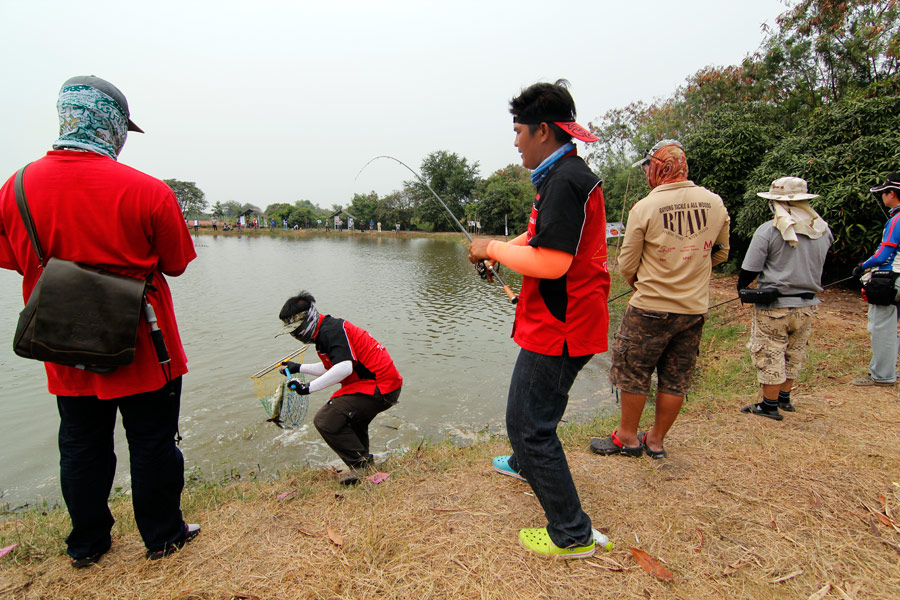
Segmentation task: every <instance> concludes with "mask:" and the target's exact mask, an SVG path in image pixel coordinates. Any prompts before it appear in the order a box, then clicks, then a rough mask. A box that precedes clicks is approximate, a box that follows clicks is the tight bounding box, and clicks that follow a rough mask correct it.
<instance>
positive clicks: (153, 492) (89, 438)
mask: <svg viewBox="0 0 900 600" xmlns="http://www.w3.org/2000/svg"><path fill="white" fill-rule="evenodd" d="M56 404H57V407H58V408H59V417H60V423H59V466H60V485H61V487H62V495H63V500H65V502H66V508H67V509H68V511H69V517H70V518H71V519H72V532H71V533H70V534H69V536H68V537H67V538H66V544H67V545H68V548H67V552H68V554H69V556H71V557H72V558H84V557H86V556H90V555H92V554H96V553H98V552H105V551H106V550H107V549H109V546H110V544H111V543H112V538H111V536H110V531H111V529H112V526H113V522H114V519H113V516H112V514H111V513H110V511H109V505H108V504H107V502H108V500H109V493H110V491H111V490H112V485H113V478H114V477H115V474H116V455H115V453H114V446H113V433H114V429H115V425H116V412H117V411H120V412H121V413H122V425H123V426H124V428H125V435H126V437H127V439H128V454H129V457H130V459H131V498H132V504H133V506H134V520H135V522H136V523H137V526H138V531H140V533H141V538H142V539H143V540H144V544H145V545H146V546H147V549H148V550H151V551H156V550H162V549H164V548H165V547H166V546H167V545H168V544H172V543H175V542H178V541H180V540H182V539H184V536H185V533H186V531H187V529H186V527H185V524H184V520H183V519H182V516H181V491H182V489H183V488H184V457H183V456H182V454H181V451H180V450H179V449H178V447H177V446H176V445H175V435H176V432H177V428H178V412H179V409H180V406H181V378H180V377H178V378H177V379H174V380H172V382H171V384H169V385H166V386H165V387H163V388H162V389H159V390H156V391H154V392H147V393H144V394H135V395H133V396H125V397H123V398H116V399H112V400H99V399H98V398H97V397H96V396H57V399H56Z"/></svg>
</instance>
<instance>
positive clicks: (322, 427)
mask: <svg viewBox="0 0 900 600" xmlns="http://www.w3.org/2000/svg"><path fill="white" fill-rule="evenodd" d="M399 397H400V390H399V389H397V390H394V391H393V392H391V393H389V394H383V395H382V394H381V393H380V392H379V391H378V390H377V389H376V390H375V395H374V396H370V395H369V394H347V395H346V396H338V397H337V398H332V399H331V400H329V401H328V402H327V403H326V404H325V405H324V406H323V407H322V408H320V409H319V411H318V412H317V413H316V417H315V419H313V423H314V424H315V426H316V429H317V430H318V431H319V434H320V435H321V436H322V439H324V440H325V443H326V444H328V446H329V447H330V448H331V449H332V450H334V451H335V453H336V454H337V455H338V456H339V457H340V458H341V460H342V461H344V463H346V465H347V466H348V467H350V468H351V469H357V468H361V467H365V466H367V465H369V464H371V462H372V461H373V460H374V457H373V456H372V454H371V453H369V423H371V422H372V419H374V418H375V417H376V416H377V415H378V413H380V412H383V411H386V410H387V409H389V408H390V407H392V406H393V405H395V404H397V399H398V398H399Z"/></svg>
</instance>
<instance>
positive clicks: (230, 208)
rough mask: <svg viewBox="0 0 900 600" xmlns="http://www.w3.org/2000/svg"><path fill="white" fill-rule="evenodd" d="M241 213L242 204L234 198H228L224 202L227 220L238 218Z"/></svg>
mask: <svg viewBox="0 0 900 600" xmlns="http://www.w3.org/2000/svg"><path fill="white" fill-rule="evenodd" d="M240 214H241V205H240V204H238V203H237V202H235V201H234V200H228V201H227V202H225V203H224V204H222V215H223V216H224V217H225V219H226V220H232V219H237V217H238V215H240Z"/></svg>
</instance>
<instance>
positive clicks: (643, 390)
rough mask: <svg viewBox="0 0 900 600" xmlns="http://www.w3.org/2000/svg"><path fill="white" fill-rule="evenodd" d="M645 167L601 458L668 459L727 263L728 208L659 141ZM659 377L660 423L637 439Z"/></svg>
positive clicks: (627, 253)
mask: <svg viewBox="0 0 900 600" xmlns="http://www.w3.org/2000/svg"><path fill="white" fill-rule="evenodd" d="M638 165H641V166H642V167H643V169H644V174H645V175H646V177H647V183H648V184H650V189H651V192H650V193H649V194H648V195H647V196H646V197H645V198H642V199H641V200H639V201H638V202H637V203H636V204H635V205H634V207H633V208H632V209H631V212H630V214H629V217H628V224H627V226H626V228H625V240H624V243H623V244H622V251H621V254H620V255H619V261H618V262H619V272H620V273H621V274H622V277H624V278H625V281H626V282H627V283H628V285H630V286H631V287H632V288H634V290H635V292H634V295H633V296H632V297H631V300H630V301H629V303H628V308H627V309H626V311H625V316H624V317H623V319H622V324H621V325H620V326H619V330H618V331H617V332H616V337H615V341H614V342H613V345H612V367H611V368H610V371H609V380H610V382H611V383H612V384H613V385H614V386H616V387H617V388H618V389H619V391H620V393H621V401H622V416H621V420H620V424H619V427H618V429H617V430H616V431H613V432H612V434H610V436H609V437H606V438H593V439H592V440H591V450H592V451H593V452H595V453H597V454H602V455H611V454H625V455H627V456H641V455H642V454H643V453H644V452H646V453H647V455H648V456H650V457H651V458H665V456H666V451H665V449H664V448H663V440H664V438H665V437H666V433H668V431H669V429H670V428H671V427H672V424H673V423H674V422H675V418H676V417H677V416H678V411H679V410H681V405H682V403H683V402H684V396H685V394H687V391H688V389H689V387H690V383H691V375H692V373H693V371H694V365H695V364H696V361H697V353H698V348H699V346H700V335H701V333H702V331H703V322H704V320H705V317H706V312H707V309H708V307H709V277H710V274H711V272H712V267H713V266H714V265H717V264H719V263H722V262H724V261H725V260H726V259H727V258H728V228H729V222H730V219H729V217H728V211H726V210H725V205H724V204H723V203H722V199H721V198H720V197H719V196H717V195H716V194H714V193H712V192H710V191H709V190H707V189H705V188H702V187H699V186H697V185H694V183H693V182H692V181H689V180H688V178H687V175H688V165H687V158H686V156H685V153H684V147H683V146H682V145H681V144H680V143H679V142H677V141H675V140H662V141H661V142H659V143H657V144H656V145H655V146H654V147H653V148H651V149H650V151H649V152H647V154H645V155H644V158H643V159H642V160H640V161H638V162H637V163H635V166H638ZM654 370H656V372H657V392H656V419H655V422H654V424H653V427H652V428H651V429H650V430H649V431H648V432H646V433H640V434H639V433H638V424H639V422H640V420H641V414H642V413H643V411H644V403H645V401H646V399H647V394H648V393H649V392H650V378H651V375H652V374H653V371H654Z"/></svg>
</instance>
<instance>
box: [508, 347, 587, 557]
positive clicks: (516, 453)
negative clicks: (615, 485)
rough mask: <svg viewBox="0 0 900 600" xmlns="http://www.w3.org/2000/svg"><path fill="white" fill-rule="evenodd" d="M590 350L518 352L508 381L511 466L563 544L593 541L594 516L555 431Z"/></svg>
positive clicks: (556, 541)
mask: <svg viewBox="0 0 900 600" xmlns="http://www.w3.org/2000/svg"><path fill="white" fill-rule="evenodd" d="M591 356H592V355H590V354H589V355H587V356H576V357H571V356H569V355H568V353H566V352H565V350H564V353H563V355H562V356H547V355H545V354H538V353H536V352H531V351H529V350H525V349H522V350H520V351H519V358H518V359H517V360H516V366H515V368H514V369H513V374H512V381H511V382H510V384H509V398H508V400H507V403H506V430H507V435H509V442H510V444H511V445H512V449H513V456H512V457H511V458H510V459H509V462H510V466H511V467H512V468H513V469H515V470H516V471H518V472H519V473H521V474H522V476H523V477H525V478H526V479H527V480H528V483H530V484H531V489H532V490H533V491H534V495H535V496H536V497H537V499H538V501H539V502H540V503H541V507H543V509H544V515H545V516H546V517H547V533H548V534H549V535H550V539H551V540H553V543H554V544H556V545H557V546H558V547H560V548H567V547H569V546H573V545H575V546H585V545H587V544H590V543H591V539H592V533H591V519H590V517H588V516H587V514H585V512H584V511H583V510H582V509H581V502H580V501H579V499H578V490H576V489H575V482H574V481H573V480H572V473H571V472H570V471H569V463H568V462H566V455H565V453H564V452H563V448H562V444H561V443H560V441H559V437H558V436H557V435H556V426H557V424H559V421H560V419H562V417H563V414H564V413H565V412H566V405H567V404H568V402H569V389H570V388H571V387H572V384H573V383H574V382H575V376H576V375H578V372H579V371H581V369H582V367H584V365H586V364H587V363H588V361H589V360H590V359H591Z"/></svg>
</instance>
